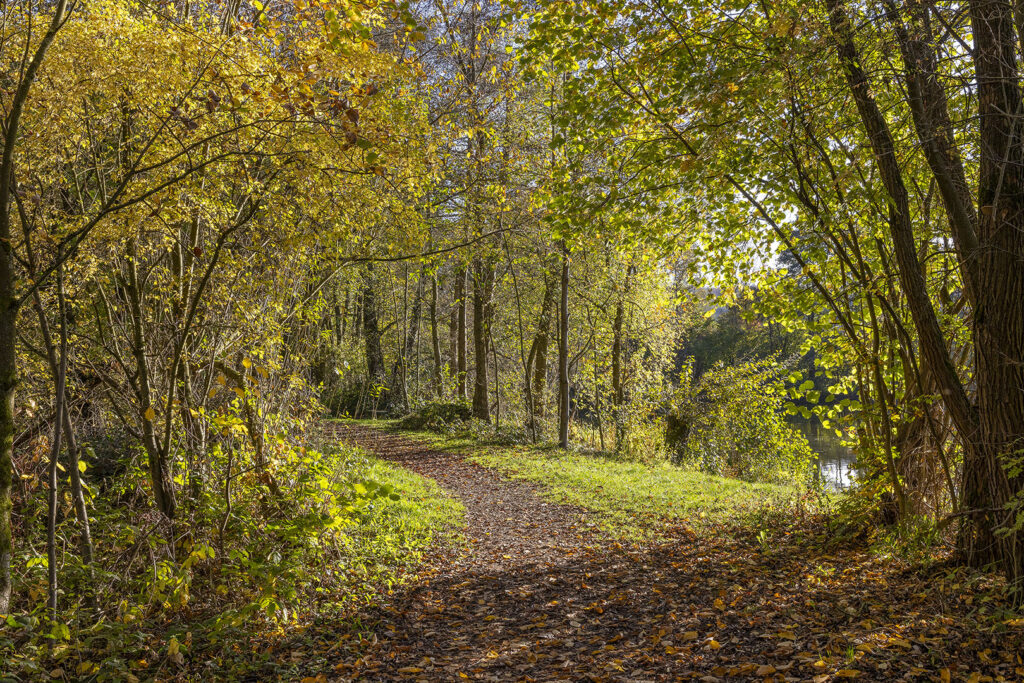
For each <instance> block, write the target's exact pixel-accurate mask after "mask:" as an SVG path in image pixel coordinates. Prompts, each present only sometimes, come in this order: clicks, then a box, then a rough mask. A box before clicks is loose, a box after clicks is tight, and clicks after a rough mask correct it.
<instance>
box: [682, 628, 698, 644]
mask: <svg viewBox="0 0 1024 683" xmlns="http://www.w3.org/2000/svg"><path fill="white" fill-rule="evenodd" d="M680 637H681V638H682V641H683V642H684V643H688V642H690V641H691V640H697V638H698V635H697V632H696V631H685V632H684V633H683V635H682V636H680Z"/></svg>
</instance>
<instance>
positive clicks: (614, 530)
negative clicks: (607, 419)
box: [468, 447, 798, 538]
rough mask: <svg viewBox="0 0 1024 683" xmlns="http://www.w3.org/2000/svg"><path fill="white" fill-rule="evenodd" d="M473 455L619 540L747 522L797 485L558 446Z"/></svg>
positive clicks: (793, 492) (471, 457)
mask: <svg viewBox="0 0 1024 683" xmlns="http://www.w3.org/2000/svg"><path fill="white" fill-rule="evenodd" d="M468 457H469V460H471V461H472V462H475V463H478V464H480V465H483V466H485V467H493V468H496V469H498V470H501V471H502V472H504V473H505V474H508V475H510V476H511V477H512V478H515V479H526V480H528V481H533V482H536V483H538V484H541V485H543V490H542V494H543V495H544V496H545V497H546V498H548V499H550V500H552V501H553V502H558V503H566V504H569V505H577V506H579V507H582V508H585V509H586V510H589V511H590V512H592V513H594V514H595V515H596V517H597V521H598V522H599V523H600V525H601V526H602V527H603V528H604V529H605V531H607V532H608V533H610V534H611V535H613V536H617V537H626V538H650V537H652V536H654V537H656V536H658V531H659V529H660V528H663V527H664V526H666V525H672V524H673V523H678V522H685V523H687V524H689V525H690V526H693V527H708V526H710V525H718V524H721V523H728V522H741V521H743V520H744V519H745V518H749V517H751V516H753V515H755V514H758V513H760V512H762V511H763V510H764V509H765V508H766V507H777V506H781V505H785V504H787V502H791V501H792V500H793V499H794V498H796V497H797V495H798V491H797V489H796V488H793V487H786V486H780V485H777V484H752V483H749V482H745V481H740V480H739V479H730V478H728V477H718V476H713V475H709V474H704V473H702V472H693V471H689V470H684V469H681V468H679V467H676V466H674V465H671V464H669V463H663V464H646V463H638V462H623V461H620V460H615V459H612V458H608V457H602V456H596V455H585V454H575V453H562V452H559V451H556V450H554V449H544V448H532V447H517V448H507V449H490V450H487V451H482V452H476V453H471V454H469V455H468Z"/></svg>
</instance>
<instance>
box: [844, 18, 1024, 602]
mask: <svg viewBox="0 0 1024 683" xmlns="http://www.w3.org/2000/svg"><path fill="white" fill-rule="evenodd" d="M827 6H828V9H829V23H830V26H831V29H832V33H833V36H834V37H835V42H836V48H837V53H838V56H839V59H840V62H841V64H842V66H843V69H844V71H845V73H846V79H847V83H848V85H849V87H850V91H851V93H852V95H853V98H854V101H855V102H856V104H857V109H858V112H859V113H860V118H861V121H862V123H863V125H864V128H865V130H866V132H867V134H868V138H869V140H870V142H871V147H872V151H873V152H874V156H875V161H876V165H877V167H878V170H879V175H880V177H881V180H882V183H883V185H884V186H885V189H886V193H887V194H888V195H889V198H890V208H889V231H890V234H891V236H892V240H893V247H894V249H893V251H894V253H895V257H896V264H897V268H898V274H899V279H900V285H901V287H902V289H903V291H904V294H905V295H906V296H907V303H908V307H909V309H910V312H911V315H912V317H913V320H914V326H915V328H916V329H917V332H918V338H919V343H920V349H921V355H922V358H923V362H924V364H926V365H927V366H928V368H929V371H930V372H931V373H932V375H933V377H934V379H935V381H936V383H937V384H938V387H939V391H940V394H941V396H942V400H943V403H944V404H945V406H946V408H947V410H948V411H949V414H950V417H951V419H952V420H953V422H954V424H955V425H956V428H957V434H958V437H959V439H960V441H961V444H962V445H963V448H964V481H963V490H964V496H963V509H964V510H965V511H968V512H969V513H970V514H969V522H970V524H969V527H968V528H967V529H966V533H964V534H962V537H961V540H960V545H961V548H962V549H963V550H964V551H965V553H966V554H967V555H968V557H969V559H971V560H973V561H974V562H976V563H986V562H989V561H993V560H994V561H997V562H998V563H999V564H1000V565H1001V567H1002V569H1003V571H1004V572H1005V573H1006V575H1007V577H1008V579H1009V581H1010V583H1011V585H1012V586H1013V587H1014V590H1015V592H1016V593H1017V597H1018V599H1020V598H1021V597H1022V595H1024V590H1022V589H1024V534H1022V533H1021V532H1020V531H1013V530H1012V524H1013V521H1012V519H1011V516H1012V515H1013V514H1014V511H1013V510H1012V508H1011V507H1009V506H1010V504H1011V502H1012V501H1013V500H1014V499H1015V497H1016V496H1017V495H1018V493H1019V492H1020V491H1021V490H1022V487H1024V475H1021V474H1019V473H1018V474H1017V475H1015V476H1014V477H1013V478H1011V477H1010V476H1009V475H1008V474H1007V472H1006V470H1005V469H1004V463H1005V462H1006V459H1007V458H1008V457H1013V456H1016V454H1017V452H1018V451H1019V450H1020V448H1021V445H1022V443H1024V392H1022V391H1021V386H1024V309H1022V307H1024V268H1022V267H1021V264H1022V262H1024V230H1022V228H1021V226H1024V168H1022V161H1024V146H1022V143H1021V134H1022V132H1021V131H1020V130H1019V128H1020V126H1019V119H1020V115H1021V106H1022V104H1021V91H1020V83H1019V73H1018V58H1017V35H1016V31H1015V27H1014V22H1013V8H1012V4H1011V3H1009V2H1000V1H998V0H973V1H972V2H970V3H968V10H969V13H970V16H971V25H972V28H973V41H974V53H973V55H972V57H973V60H974V66H975V73H976V80H977V83H978V99H977V101H978V113H979V129H980V133H981V134H980V143H981V144H980V155H979V183H978V192H977V196H978V202H979V204H980V207H981V211H980V217H979V218H978V219H977V234H976V235H974V234H972V232H971V227H972V226H971V225H970V219H971V218H972V216H971V212H970V211H967V210H964V209H963V208H962V207H958V206H957V205H956V204H957V202H961V201H962V192H961V191H960V188H959V185H960V184H961V183H960V181H959V180H958V177H957V170H956V164H957V163H958V161H959V160H958V159H957V158H956V157H955V156H954V155H952V154H949V153H946V151H945V150H944V149H943V148H942V144H943V143H944V142H945V141H946V138H947V137H948V136H946V135H945V134H944V133H943V128H944V126H945V124H944V123H943V120H942V118H941V116H940V117H938V118H937V117H936V116H934V113H935V112H933V111H931V110H927V109H922V108H921V106H918V105H920V104H922V103H924V104H930V105H932V106H939V105H940V104H941V103H939V102H935V101H932V100H929V101H928V102H925V100H926V99H928V98H927V93H928V88H929V87H931V86H932V83H931V82H930V81H929V80H928V78H922V77H921V74H919V73H918V72H917V70H918V69H921V68H922V67H923V68H925V69H926V70H927V69H928V68H930V67H929V66H928V60H927V59H923V58H922V54H924V55H925V57H927V54H926V53H923V52H920V51H916V52H915V51H914V50H919V49H922V45H921V44H920V43H912V42H908V41H907V40H906V38H903V40H901V43H902V44H901V50H903V52H904V59H905V60H907V58H908V56H909V57H910V59H909V60H908V63H907V67H906V68H907V72H908V74H909V75H910V76H911V79H912V80H911V82H910V87H911V92H910V97H911V100H912V102H911V104H912V105H914V106H912V114H914V116H915V124H916V125H917V128H918V131H919V134H921V133H923V134H924V135H925V136H926V137H928V138H929V140H927V141H925V143H924V144H925V147H926V155H925V156H926V159H927V160H928V162H929V164H930V166H931V169H932V172H933V174H935V176H936V178H937V179H939V185H940V190H942V194H943V200H944V201H945V202H946V203H947V212H948V213H949V215H950V216H951V220H952V221H953V223H954V230H955V232H954V237H955V238H956V248H957V250H958V256H959V258H960V262H961V267H962V268H964V269H965V272H964V278H963V279H964V283H965V288H966V290H967V293H968V295H971V294H972V290H973V295H974V296H975V297H976V301H974V302H973V304H974V311H973V317H972V332H973V335H972V336H973V343H974V355H975V371H974V382H975V384H976V386H977V395H976V398H977V403H976V405H972V404H971V402H970V400H969V399H968V396H967V392H966V390H965V388H964V386H963V383H962V382H961V380H960V378H959V376H958V375H957V372H956V367H955V365H954V363H953V361H952V358H951V356H950V354H949V349H948V346H947V344H946V341H945V339H944V337H943V334H942V330H941V328H940V326H939V323H938V319H937V316H936V314H935V310H934V307H933V305H932V302H931V299H930V296H929V293H928V289H927V284H926V282H925V279H924V271H923V269H922V266H921V263H920V261H919V260H918V258H917V254H916V250H915V246H914V239H915V236H914V232H913V224H912V219H911V213H910V207H909V201H908V195H907V189H906V185H905V183H904V180H903V177H902V173H901V170H900V167H899V162H898V156H897V154H896V149H895V142H894V140H893V136H892V133H891V131H890V130H889V126H888V123H887V122H886V120H885V117H884V115H883V114H882V112H881V110H880V108H879V106H878V104H877V102H876V101H875V99H874V96H873V94H872V92H871V86H870V82H869V80H868V77H867V74H866V73H865V71H864V69H863V67H862V65H861V56H860V53H859V51H858V49H857V47H856V46H855V44H854V41H853V29H852V26H851V23H850V19H849V17H848V15H847V10H846V7H845V5H844V4H843V2H842V0H827ZM897 31H899V27H897ZM898 37H901V36H899V34H898ZM924 76H925V77H927V74H924ZM915 78H917V79H918V80H917V82H916V83H915V82H914V81H913V79H915ZM915 97H916V98H917V99H918V102H917V104H916V105H915V103H914V102H913V100H914V98H915ZM975 244H976V246H975ZM1001 527H1002V528H1003V529H1010V530H1009V533H997V531H998V530H999V529H1000V528H1001Z"/></svg>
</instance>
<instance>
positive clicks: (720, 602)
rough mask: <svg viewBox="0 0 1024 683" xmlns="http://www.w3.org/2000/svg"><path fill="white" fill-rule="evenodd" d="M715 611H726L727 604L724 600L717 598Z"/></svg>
mask: <svg viewBox="0 0 1024 683" xmlns="http://www.w3.org/2000/svg"><path fill="white" fill-rule="evenodd" d="M715 609H717V610H724V609H725V602H724V601H723V600H722V598H715Z"/></svg>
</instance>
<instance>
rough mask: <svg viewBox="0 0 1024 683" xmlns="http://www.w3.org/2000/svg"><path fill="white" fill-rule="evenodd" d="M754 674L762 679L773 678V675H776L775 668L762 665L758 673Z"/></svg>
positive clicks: (769, 665)
mask: <svg viewBox="0 0 1024 683" xmlns="http://www.w3.org/2000/svg"><path fill="white" fill-rule="evenodd" d="M754 673H755V674H756V675H758V676H761V677H764V676H771V675H772V674H773V673H775V667H774V666H772V665H771V664H762V665H761V666H759V667H757V671H755V672H754Z"/></svg>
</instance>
